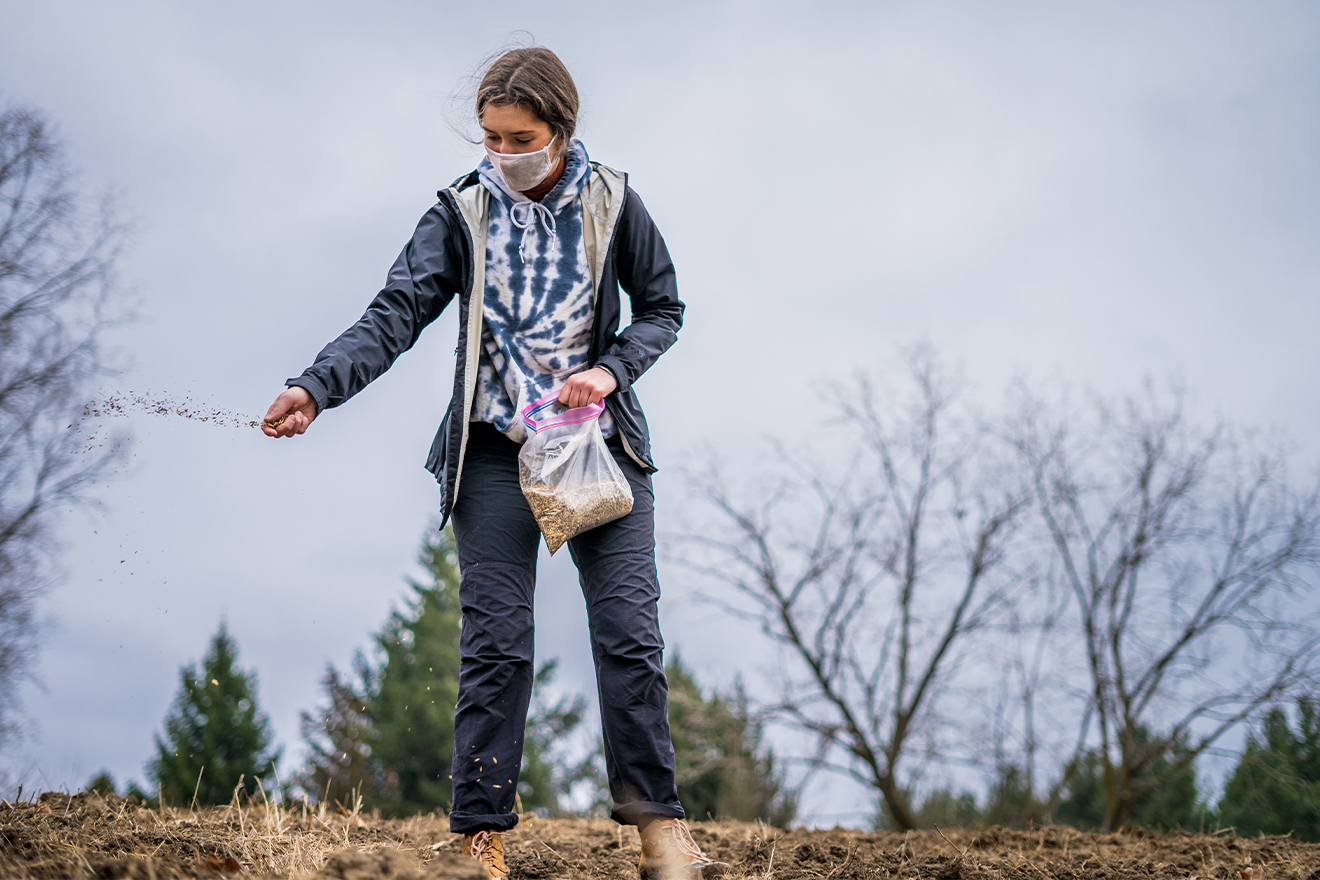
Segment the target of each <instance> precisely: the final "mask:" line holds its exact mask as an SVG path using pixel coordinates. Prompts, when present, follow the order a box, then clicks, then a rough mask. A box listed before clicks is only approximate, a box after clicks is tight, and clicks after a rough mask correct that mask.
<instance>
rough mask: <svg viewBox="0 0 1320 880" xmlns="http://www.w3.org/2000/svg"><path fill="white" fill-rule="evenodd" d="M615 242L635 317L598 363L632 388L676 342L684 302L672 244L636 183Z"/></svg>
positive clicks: (623, 387) (625, 204)
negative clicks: (667, 243)
mask: <svg viewBox="0 0 1320 880" xmlns="http://www.w3.org/2000/svg"><path fill="white" fill-rule="evenodd" d="M614 247H615V266H616V268H617V270H618V276H619V285H620V286H621V287H622V288H623V289H624V292H626V293H627V294H628V299H629V301H630V302H631V303H632V323H631V324H629V325H628V326H627V327H625V328H624V329H623V331H622V332H621V333H619V335H618V338H617V339H616V340H615V341H614V343H613V344H612V345H611V346H610V347H609V349H608V350H607V351H606V352H605V353H604V354H603V355H602V356H601V357H599V358H597V360H596V366H600V367H605V368H606V369H608V370H609V371H610V372H611V373H613V374H614V378H615V379H616V380H617V381H618V383H619V390H620V391H627V390H628V389H629V388H630V387H632V383H633V382H636V381H637V377H639V376H641V375H642V373H645V372H646V371H647V369H648V368H649V367H650V366H651V364H653V363H655V361H656V358H658V357H660V355H662V354H664V353H665V351H666V350H668V348H669V347H670V346H671V345H673V344H674V341H675V340H676V339H677V338H678V329H679V328H680V327H682V326H683V308H684V306H683V302H682V300H680V299H679V298H678V280H677V276H676V275H675V273H674V264H673V261H671V260H670V259H669V249H668V248H666V247H665V240H664V239H663V238H661V237H660V230H658V229H656V228H655V223H654V222H653V221H652V220H651V215H650V214H648V213H647V212H646V206H645V205H643V204H642V200H641V199H640V198H638V197H637V193H635V192H633V190H632V187H629V188H628V189H627V191H626V193H625V196H624V202H623V211H622V215H621V216H620V218H619V226H618V229H617V230H616V232H615V242H614Z"/></svg>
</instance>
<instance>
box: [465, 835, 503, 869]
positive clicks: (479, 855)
mask: <svg viewBox="0 0 1320 880" xmlns="http://www.w3.org/2000/svg"><path fill="white" fill-rule="evenodd" d="M463 855H465V856H471V857H472V858H474V859H476V860H477V861H478V862H480V863H481V867H483V868H485V869H486V876H487V877H508V876H509V869H508V867H507V866H506V865H505V864H504V841H502V840H500V833H499V832H498V831H478V832H476V833H474V834H464V835H463Z"/></svg>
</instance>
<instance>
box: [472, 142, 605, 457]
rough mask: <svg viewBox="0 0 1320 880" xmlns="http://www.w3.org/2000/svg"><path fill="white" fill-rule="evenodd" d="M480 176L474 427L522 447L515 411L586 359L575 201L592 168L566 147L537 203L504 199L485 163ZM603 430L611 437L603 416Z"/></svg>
mask: <svg viewBox="0 0 1320 880" xmlns="http://www.w3.org/2000/svg"><path fill="white" fill-rule="evenodd" d="M477 173H478V175H479V176H480V178H481V183H482V185H484V186H485V187H486V189H488V190H489V191H490V195H491V199H490V220H489V226H488V228H487V236H486V290H485V297H484V300H483V309H484V315H485V318H484V323H483V326H482V331H481V342H482V349H481V354H480V358H479V360H478V363H477V387H476V395H475V398H474V399H473V402H472V414H471V419H472V421H477V422H490V423H491V424H493V425H494V426H495V427H496V428H498V429H499V430H500V431H502V432H503V433H504V434H505V436H507V437H508V438H509V439H511V440H515V441H517V442H519V443H521V442H522V441H523V440H524V439H525V438H526V427H525V426H524V425H523V422H522V419H521V418H519V417H518V413H519V411H520V410H521V409H522V407H523V406H525V405H526V404H528V403H530V402H531V401H533V400H537V399H539V398H541V397H544V396H545V395H547V394H549V393H550V392H552V391H555V390H557V389H558V388H559V387H560V386H562V385H563V384H564V380H565V379H567V378H568V376H570V375H572V374H573V373H576V372H578V371H580V370H582V369H584V368H585V367H586V366H587V359H588V357H590V354H591V351H590V349H591V335H592V334H591V331H592V322H593V320H594V318H595V297H594V291H593V289H592V283H591V269H590V266H589V265H588V263H587V253H586V248H585V246H584V244H583V240H582V200H581V193H582V188H583V187H584V186H586V183H587V180H588V179H589V178H590V176H591V163H590V161H589V160H588V158H587V151H586V149H585V148H584V147H583V146H582V143H581V142H580V141H576V140H575V141H573V142H572V143H571V144H570V146H569V150H568V155H567V159H566V162H565V166H564V174H563V176H562V177H561V178H560V180H559V183H558V184H556V185H555V188H554V189H552V190H551V191H550V192H549V193H548V194H547V195H546V196H545V198H543V199H542V200H541V201H539V202H534V201H532V200H530V199H528V198H527V197H526V196H524V195H523V194H522V193H520V192H515V191H513V190H510V189H509V187H508V185H507V184H506V183H505V182H504V179H503V177H501V176H500V174H499V172H498V171H496V170H495V169H494V168H493V167H492V166H491V164H490V161H489V160H487V159H483V160H482V162H481V164H480V165H479V166H477ZM601 428H602V430H605V431H606V433H607V434H609V433H611V430H610V429H611V428H612V425H611V424H610V422H609V414H608V413H606V414H605V415H604V416H602V419H601Z"/></svg>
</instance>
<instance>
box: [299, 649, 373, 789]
mask: <svg viewBox="0 0 1320 880" xmlns="http://www.w3.org/2000/svg"><path fill="white" fill-rule="evenodd" d="M358 660H359V661H360V660H361V655H360V654H359V656H358ZM321 687H322V689H323V690H324V691H325V694H326V697H327V701H328V704H327V706H326V707H325V708H324V709H323V710H322V711H321V712H319V713H318V714H316V715H313V714H312V713H310V712H302V713H301V714H300V717H299V723H298V727H299V730H300V732H301V733H302V737H303V740H304V741H305V742H306V743H307V749H308V758H307V766H306V769H305V770H304V771H303V773H302V775H301V776H300V777H299V778H298V779H297V780H296V782H297V783H298V784H299V785H301V786H302V787H303V789H305V790H306V791H307V792H308V793H309V794H311V795H312V796H314V797H316V798H317V799H318V800H322V801H325V802H326V803H339V804H342V805H344V806H349V807H351V806H352V804H353V800H354V799H355V798H358V797H360V798H361V799H362V801H363V803H365V804H373V805H375V804H378V803H379V802H380V800H381V797H382V794H383V788H384V786H383V773H382V771H381V767H380V762H379V761H377V760H375V758H374V756H373V754H372V751H371V736H372V726H371V719H370V718H369V717H368V715H367V701H368V699H369V698H368V697H367V696H366V694H365V688H364V687H362V686H361V685H360V684H358V685H356V686H355V684H354V683H353V682H351V681H350V680H349V678H348V676H347V675H341V674H340V672H339V671H338V670H337V669H335V668H334V667H333V666H327V667H326V671H325V676H324V677H323V678H322V679H321Z"/></svg>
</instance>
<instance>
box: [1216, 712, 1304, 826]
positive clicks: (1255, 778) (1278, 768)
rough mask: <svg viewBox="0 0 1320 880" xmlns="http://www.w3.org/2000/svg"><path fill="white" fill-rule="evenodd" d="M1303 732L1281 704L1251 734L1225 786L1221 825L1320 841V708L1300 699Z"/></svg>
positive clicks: (1220, 807)
mask: <svg viewBox="0 0 1320 880" xmlns="http://www.w3.org/2000/svg"><path fill="white" fill-rule="evenodd" d="M1297 715H1298V730H1297V732H1296V733H1294V732H1293V730H1292V727H1291V726H1290V725H1289V723H1288V715H1287V713H1286V712H1284V710H1283V709H1282V708H1280V707H1278V706H1276V707H1274V708H1272V709H1270V711H1269V712H1268V713H1266V715H1265V722H1264V724H1263V725H1262V730H1261V736H1260V737H1256V736H1254V735H1253V736H1250V737H1248V739H1247V747H1246V749H1245V750H1244V751H1243V752H1242V758H1241V759H1240V760H1239V761H1238V765H1237V767H1236V768H1234V770H1233V774H1232V775H1231V776H1230V777H1229V779H1228V783H1227V784H1226V785H1225V786H1224V797H1223V799H1222V800H1220V802H1219V824H1220V825H1221V826H1224V827H1232V828H1235V829H1236V830H1237V833H1238V834H1239V835H1240V836H1243V837H1247V836H1253V835H1256V834H1291V835H1293V836H1294V837H1296V838H1298V839H1299V840H1306V841H1311V842H1320V707H1318V706H1317V705H1316V703H1315V702H1314V701H1313V700H1311V699H1310V698H1307V697H1303V698H1301V699H1300V700H1298V701H1297Z"/></svg>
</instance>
